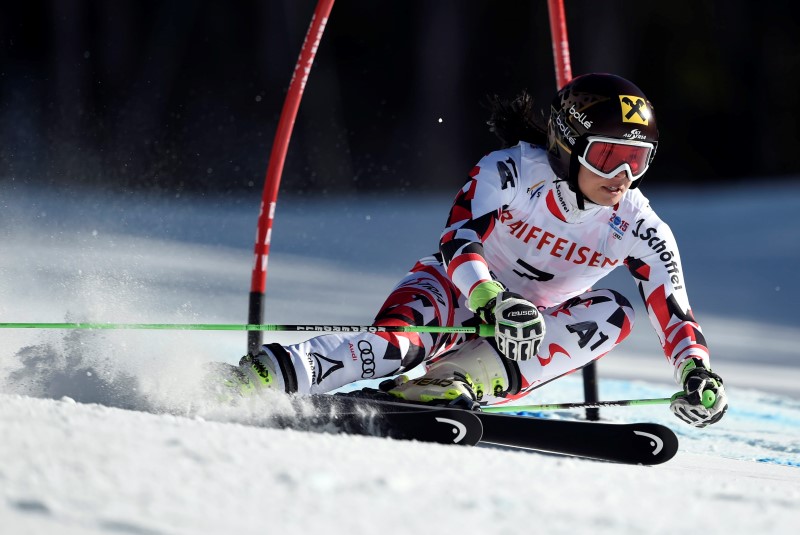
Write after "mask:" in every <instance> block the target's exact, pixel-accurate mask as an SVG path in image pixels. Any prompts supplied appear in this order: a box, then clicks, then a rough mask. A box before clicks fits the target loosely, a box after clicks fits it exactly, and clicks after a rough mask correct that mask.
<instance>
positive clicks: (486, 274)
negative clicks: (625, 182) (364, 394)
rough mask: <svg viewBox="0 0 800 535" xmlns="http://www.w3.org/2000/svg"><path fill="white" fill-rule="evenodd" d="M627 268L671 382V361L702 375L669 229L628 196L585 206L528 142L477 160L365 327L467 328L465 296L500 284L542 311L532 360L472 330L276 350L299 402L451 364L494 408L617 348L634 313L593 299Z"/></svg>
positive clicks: (361, 336)
mask: <svg viewBox="0 0 800 535" xmlns="http://www.w3.org/2000/svg"><path fill="white" fill-rule="evenodd" d="M623 265H624V266H626V267H627V269H628V271H629V272H630V273H631V275H632V276H633V278H634V279H635V282H636V284H637V286H638V288H639V293H640V295H641V296H642V299H643V300H644V303H645V306H646V309H647V313H648V316H649V319H650V322H651V324H652V326H653V328H654V329H655V331H656V334H657V335H658V338H659V340H660V342H661V346H662V348H663V350H664V354H665V355H666V358H667V360H668V361H669V363H671V364H672V366H673V368H674V370H675V379H676V382H678V383H680V377H679V374H680V371H679V370H680V369H681V365H682V363H683V362H684V361H686V359H689V358H698V359H701V360H704V361H705V363H706V366H710V363H709V355H708V349H707V347H706V342H705V339H704V337H703V335H702V332H701V329H700V326H699V325H698V324H697V322H696V321H695V320H694V317H693V315H692V311H691V308H690V306H689V301H688V297H687V293H686V288H685V286H686V285H685V282H684V275H683V271H682V269H681V262H680V256H679V253H678V248H677V244H676V243H675V239H674V237H673V234H672V231H671V230H670V228H669V226H667V224H666V223H664V222H663V221H661V219H660V218H659V217H658V216H657V215H656V213H655V212H654V211H653V210H652V208H650V205H649V202H648V200H647V198H645V196H644V195H643V194H642V193H641V192H640V191H639V189H629V190H628V191H626V192H625V195H624V197H623V199H622V200H621V201H620V202H619V204H617V205H615V206H598V205H595V204H592V203H588V202H587V203H586V207H585V209H583V210H580V209H579V208H578V206H577V200H576V196H575V193H574V192H572V191H571V190H570V188H569V187H568V186H567V184H566V183H565V182H563V181H560V180H558V179H557V178H556V176H555V174H554V173H553V171H552V169H551V168H550V165H549V163H548V159H547V154H546V152H545V150H544V149H542V148H541V147H538V146H534V145H531V144H528V143H524V142H523V143H520V144H518V145H516V146H514V147H510V148H507V149H503V150H498V151H495V152H492V153H490V154H488V155H486V156H485V157H484V158H482V159H481V160H480V162H479V163H478V165H477V166H475V167H474V168H473V169H472V171H471V172H470V173H469V178H468V180H467V181H466V183H465V184H464V186H463V187H462V188H461V190H460V191H459V192H458V194H457V196H456V199H455V201H454V203H453V206H452V209H451V211H450V214H449V218H448V221H447V226H446V228H445V229H444V231H443V233H442V235H441V240H440V249H439V252H438V253H437V254H434V255H432V256H429V257H426V258H422V259H421V260H419V261H418V262H417V263H416V265H415V266H414V267H413V268H412V269H411V271H410V272H409V273H408V274H407V275H406V276H405V277H404V278H403V279H402V280H401V281H400V282H399V283H398V284H397V286H396V287H395V288H394V290H393V291H392V293H391V294H390V295H389V297H388V298H387V300H386V301H385V303H384V304H383V306H382V307H381V310H380V311H379V312H378V314H377V316H376V318H375V321H374V325H382V326H390V325H406V326H407V325H414V326H422V325H428V326H444V325H450V326H474V325H477V324H479V323H480V322H481V320H480V319H479V318H478V317H477V316H476V315H475V314H474V313H473V312H471V311H470V310H469V309H468V308H467V305H466V302H467V297H468V295H469V292H470V290H471V289H472V288H474V287H475V286H476V285H477V284H480V283H481V282H485V281H489V280H492V279H494V280H497V281H499V282H500V283H502V284H503V285H505V286H506V287H507V288H508V290H509V291H511V292H516V293H518V294H520V295H521V296H523V297H524V298H525V299H527V300H529V301H530V302H532V303H534V304H535V305H536V306H537V307H538V308H539V310H540V311H541V313H542V315H543V318H544V322H545V326H546V334H545V337H544V340H543V341H542V344H541V346H540V349H539V353H538V354H537V356H536V357H537V358H535V359H531V360H526V361H512V360H510V359H507V358H504V357H502V356H500V355H498V352H497V351H496V349H494V347H493V340H489V339H483V338H478V337H477V336H476V335H473V334H469V333H467V334H464V333H451V334H436V333H386V332H376V333H372V332H357V333H354V332H349V333H348V332H336V333H329V334H324V335H321V336H318V337H316V338H312V339H310V340H307V341H305V342H301V343H299V344H295V345H291V346H286V347H285V349H286V351H287V352H288V353H289V355H290V356H291V360H292V364H293V365H294V368H295V371H296V373H297V380H298V391H299V392H300V393H320V392H329V391H331V390H335V389H337V388H339V387H342V386H343V385H346V384H349V383H352V382H355V381H360V380H365V379H377V378H380V377H386V376H391V375H396V374H399V373H403V372H405V371H407V370H411V369H412V368H414V367H416V366H417V365H419V364H421V363H423V362H425V364H426V367H427V369H429V370H430V369H431V368H434V367H436V366H438V365H441V364H442V363H443V362H446V361H449V362H450V363H451V364H452V365H455V366H456V367H457V368H458V367H460V368H463V369H464V370H465V371H466V372H468V373H469V374H470V375H471V377H472V379H473V381H474V382H475V389H476V394H477V396H478V399H479V400H480V401H482V402H484V403H489V404H496V403H503V402H507V401H510V400H513V399H517V398H519V397H521V396H523V395H525V394H527V393H528V392H530V391H531V390H532V389H534V388H536V387H539V386H541V385H543V384H544V383H546V382H548V381H550V380H553V379H556V378H558V377H560V376H562V375H565V374H567V373H570V372H572V371H575V370H577V369H579V368H581V367H583V366H585V365H587V364H589V363H590V362H592V361H593V360H596V359H598V358H600V357H602V356H603V355H605V354H606V353H608V352H609V351H611V350H612V349H613V348H614V347H615V346H616V345H617V344H619V343H620V342H621V341H622V340H623V339H624V338H625V337H626V336H628V334H629V333H630V331H631V328H632V326H633V320H634V311H633V308H632V307H631V305H630V303H629V302H628V300H627V299H626V298H625V297H624V296H622V295H621V294H619V293H618V292H616V291H614V290H606V289H599V290H594V289H592V288H593V286H594V284H595V283H596V282H597V281H599V280H600V279H601V278H603V277H604V276H605V275H607V274H608V273H609V272H611V270H613V269H615V268H618V267H620V266H623Z"/></svg>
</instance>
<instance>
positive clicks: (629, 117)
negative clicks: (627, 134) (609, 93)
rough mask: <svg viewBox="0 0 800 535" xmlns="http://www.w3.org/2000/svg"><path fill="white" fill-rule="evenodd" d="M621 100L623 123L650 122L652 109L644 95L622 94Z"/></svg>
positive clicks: (644, 123)
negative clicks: (649, 107) (648, 106)
mask: <svg viewBox="0 0 800 535" xmlns="http://www.w3.org/2000/svg"><path fill="white" fill-rule="evenodd" d="M619 102H620V104H621V106H622V122H623V123H639V124H643V125H645V126H647V125H648V124H650V110H649V109H647V103H646V102H645V100H644V99H643V98H642V97H637V96H633V95H620V96H619Z"/></svg>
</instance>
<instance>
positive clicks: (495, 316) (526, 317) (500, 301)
mask: <svg viewBox="0 0 800 535" xmlns="http://www.w3.org/2000/svg"><path fill="white" fill-rule="evenodd" d="M503 290H504V288H503V286H502V285H501V284H500V283H499V282H497V281H487V282H482V283H480V284H479V285H477V286H476V287H475V288H474V289H473V290H472V292H471V293H470V295H469V303H468V306H469V308H470V310H472V311H473V312H475V313H476V314H478V315H479V316H480V317H481V318H482V319H483V321H485V322H486V323H494V324H495V328H494V339H495V341H496V342H497V349H498V350H499V351H500V353H501V354H502V355H504V356H505V357H506V358H508V359H511V360H528V359H532V358H534V357H535V356H536V354H537V353H538V352H539V345H540V344H541V343H542V339H543V338H544V333H545V327H544V319H542V315H541V314H539V310H538V309H537V308H536V305H534V304H533V303H531V302H530V301H528V300H527V299H525V298H524V297H522V296H521V295H519V294H516V293H513V292H506V291H503Z"/></svg>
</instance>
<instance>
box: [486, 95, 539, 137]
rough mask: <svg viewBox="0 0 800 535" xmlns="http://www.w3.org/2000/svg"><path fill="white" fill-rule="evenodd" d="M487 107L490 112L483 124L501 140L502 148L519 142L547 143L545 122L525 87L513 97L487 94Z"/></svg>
mask: <svg viewBox="0 0 800 535" xmlns="http://www.w3.org/2000/svg"><path fill="white" fill-rule="evenodd" d="M486 107H487V108H488V109H489V111H490V112H491V115H490V116H489V120H488V121H486V124H488V125H489V131H490V132H493V133H494V134H495V135H496V136H497V137H498V138H499V139H500V142H501V143H502V145H503V146H502V148H504V149H505V148H507V147H513V146H514V145H516V144H517V143H519V142H520V141H527V142H529V143H533V144H534V145H542V146H544V145H546V144H547V126H546V125H547V121H546V120H545V118H544V114H543V113H542V111H541V110H539V111H538V112H536V111H534V109H533V97H532V96H531V95H530V94H529V93H528V92H527V91H526V90H524V89H523V90H522V91H521V92H520V94H519V95H517V96H516V97H514V98H513V99H508V98H504V97H500V96H498V95H489V96H487V98H486Z"/></svg>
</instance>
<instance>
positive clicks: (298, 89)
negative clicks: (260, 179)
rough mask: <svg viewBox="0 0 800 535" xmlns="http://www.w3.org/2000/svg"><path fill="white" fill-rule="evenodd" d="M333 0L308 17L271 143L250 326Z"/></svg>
mask: <svg viewBox="0 0 800 535" xmlns="http://www.w3.org/2000/svg"><path fill="white" fill-rule="evenodd" d="M333 2H334V0H319V2H317V7H316V8H315V9H314V15H313V16H312V17H311V24H310V25H309V27H308V31H307V32H306V36H305V39H304V40H303V46H302V48H301V49H300V57H299V58H298V59H297V64H296V65H295V67H294V72H293V73H292V79H291V81H290V82H289V89H288V91H287V92H286V99H285V100H284V102H283V111H281V116H280V119H279V121H278V129H277V131H276V133H275V140H274V141H273V143H272V152H271V153H270V156H269V166H268V167H267V176H266V179H265V182H264V191H263V193H262V197H261V208H260V210H259V214H258V231H257V233H256V243H255V247H254V251H253V252H254V256H255V258H254V263H253V274H252V278H251V283H250V305H249V308H248V314H247V321H248V323H250V324H259V323H263V319H264V293H265V291H266V287H267V260H268V259H269V245H270V241H271V237H272V236H271V235H272V222H273V220H274V219H275V204H276V202H277V200H278V189H279V187H280V183H281V175H282V174H283V164H284V162H285V161H286V151H287V150H288V148H289V140H290V139H291V137H292V129H293V128H294V122H295V118H296V117H297V110H298V109H299V107H300V100H301V99H302V98H303V90H304V89H305V87H306V81H307V80H308V75H309V73H310V72H311V65H312V64H313V62H314V56H315V55H316V53H317V48H319V43H320V41H321V40H322V33H323V32H324V31H325V26H326V24H327V23H328V17H329V16H330V13H331V9H332V8H333ZM262 335H263V333H262V332H261V331H250V332H248V335H247V351H248V353H250V354H251V355H254V354H256V353H258V351H259V350H260V348H261V343H262V339H263V338H262Z"/></svg>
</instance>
